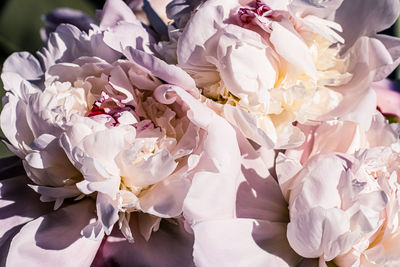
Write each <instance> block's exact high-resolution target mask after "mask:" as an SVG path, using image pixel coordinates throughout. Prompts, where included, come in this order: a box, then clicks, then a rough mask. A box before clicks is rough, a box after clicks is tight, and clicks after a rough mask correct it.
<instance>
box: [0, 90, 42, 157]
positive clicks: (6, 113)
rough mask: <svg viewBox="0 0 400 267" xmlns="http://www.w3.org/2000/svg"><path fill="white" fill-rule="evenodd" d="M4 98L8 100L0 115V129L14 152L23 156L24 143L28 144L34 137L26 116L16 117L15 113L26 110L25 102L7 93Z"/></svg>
mask: <svg viewBox="0 0 400 267" xmlns="http://www.w3.org/2000/svg"><path fill="white" fill-rule="evenodd" d="M5 99H7V100H8V102H7V104H5V105H4V107H3V109H2V112H1V115H0V123H1V129H2V131H3V133H4V135H5V136H6V137H7V139H8V141H9V142H10V143H11V145H12V146H13V147H14V149H15V152H16V154H17V155H18V156H19V157H20V158H23V157H24V156H25V153H24V148H25V147H24V145H29V144H30V143H31V142H32V141H33V139H34V136H33V133H32V130H31V128H30V127H29V124H28V122H27V120H26V118H24V117H23V116H19V117H18V118H17V114H24V113H25V112H26V109H27V108H26V104H25V103H24V102H23V101H22V100H19V99H18V98H17V97H16V96H14V95H11V94H7V96H6V97H5V98H4V100H5Z"/></svg>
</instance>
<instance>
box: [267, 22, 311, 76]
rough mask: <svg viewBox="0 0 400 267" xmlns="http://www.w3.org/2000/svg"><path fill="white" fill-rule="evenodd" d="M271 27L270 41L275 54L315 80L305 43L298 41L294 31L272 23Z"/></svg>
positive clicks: (298, 38)
mask: <svg viewBox="0 0 400 267" xmlns="http://www.w3.org/2000/svg"><path fill="white" fill-rule="evenodd" d="M271 27H272V32H271V37H270V41H271V43H272V44H273V45H274V48H275V50H276V52H277V53H278V54H279V55H280V56H282V57H283V58H284V59H285V60H287V61H288V62H290V63H292V64H293V65H295V66H296V67H298V68H299V69H301V70H303V71H304V72H305V73H306V74H308V75H309V76H310V77H312V78H314V79H315V78H316V76H317V71H316V67H315V65H314V62H313V59H312V56H311V53H310V51H309V49H308V47H307V45H306V43H305V42H304V41H303V40H302V39H300V37H299V36H298V34H296V33H295V31H294V29H293V30H290V29H287V28H286V27H284V26H283V25H282V24H281V23H278V22H272V23H271ZM293 47H296V49H293Z"/></svg>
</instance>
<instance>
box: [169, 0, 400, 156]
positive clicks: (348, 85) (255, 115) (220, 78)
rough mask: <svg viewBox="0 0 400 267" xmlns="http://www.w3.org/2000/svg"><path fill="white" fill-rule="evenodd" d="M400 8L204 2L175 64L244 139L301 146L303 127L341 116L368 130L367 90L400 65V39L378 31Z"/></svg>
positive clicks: (268, 0) (389, 2) (370, 98)
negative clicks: (301, 125)
mask: <svg viewBox="0 0 400 267" xmlns="http://www.w3.org/2000/svg"><path fill="white" fill-rule="evenodd" d="M398 9H399V3H398V1H394V0H384V1H380V2H379V4H376V1H372V0H371V1H367V2H365V1H364V2H362V1H351V0H344V1H341V0H332V1H324V2H320V1H319V2H318V3H317V2H315V1H300V0H293V1H273V0H265V1H261V0H256V1H236V0H230V1H228V0H226V1H206V2H205V3H203V4H202V5H200V6H199V7H198V9H197V11H196V12H194V15H193V16H192V17H191V18H190V20H189V21H188V22H187V24H186V25H185V27H184V28H183V29H182V31H183V32H182V35H181V36H180V38H179V39H178V43H177V61H178V65H179V66H181V67H182V68H183V69H184V70H186V71H187V72H188V73H189V74H190V75H191V76H192V77H193V78H194V80H195V81H196V85H197V86H198V87H199V88H200V89H201V92H202V95H203V96H205V97H206V98H207V99H209V100H208V102H209V103H210V106H212V107H213V108H214V109H215V110H217V111H218V112H220V114H221V115H223V116H224V117H225V118H226V119H227V120H229V121H230V122H231V123H232V124H233V125H235V126H237V127H238V128H239V129H240V130H241V131H242V133H243V134H244V135H245V136H246V137H248V138H250V139H252V140H253V141H255V142H256V143H258V144H259V145H263V146H269V147H274V148H290V147H295V146H297V145H300V144H301V143H302V142H303V141H304V136H303V135H302V133H301V131H300V130H299V129H298V128H296V127H295V126H293V122H296V121H297V122H300V123H303V124H304V123H308V122H309V121H315V120H319V121H321V120H322V121H324V120H329V119H333V118H340V119H343V120H350V121H355V122H358V123H360V124H361V126H362V127H363V129H368V128H369V124H370V121H371V118H372V114H373V112H374V106H375V101H376V99H375V94H374V92H373V90H372V89H371V88H370V84H371V82H372V81H374V80H381V79H382V78H384V77H385V76H386V75H388V74H389V73H390V71H391V70H393V69H394V68H395V67H396V66H397V64H398V62H399V57H398V53H397V50H398V49H397V48H398V47H399V45H400V40H399V39H398V38H393V37H388V36H384V35H377V34H376V32H378V31H380V30H382V29H385V28H387V27H389V26H390V25H391V24H392V23H393V22H394V21H395V20H396V18H397V15H398ZM349 18H351V20H349ZM367 18H373V19H367ZM354 21H358V23H357V27H354V25H353V24H354ZM360 110H362V112H359V111H360ZM359 114H363V115H362V116H359Z"/></svg>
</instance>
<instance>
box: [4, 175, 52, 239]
mask: <svg viewBox="0 0 400 267" xmlns="http://www.w3.org/2000/svg"><path fill="white" fill-rule="evenodd" d="M30 182H31V181H30V180H29V178H28V177H26V176H17V177H13V178H8V179H5V180H0V214H1V216H0V225H1V227H0V238H5V237H6V236H8V235H9V234H10V233H11V232H12V231H11V229H13V227H17V226H18V225H21V224H25V223H26V222H29V221H31V220H32V219H35V218H37V217H39V216H42V215H43V214H46V213H48V212H51V211H52V205H51V204H48V203H43V202H41V201H40V200H39V195H38V194H37V193H35V192H34V191H33V190H32V189H31V188H29V186H28V183H30ZM27 203H29V205H27ZM9 231H10V232H9Z"/></svg>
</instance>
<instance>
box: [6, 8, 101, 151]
mask: <svg viewBox="0 0 400 267" xmlns="http://www.w3.org/2000/svg"><path fill="white" fill-rule="evenodd" d="M104 2H105V0H99V1H95V0H0V69H2V65H3V62H4V60H5V59H6V58H7V57H8V56H9V55H10V54H11V53H13V52H17V51H29V52H31V53H35V52H36V51H37V50H39V49H40V48H41V47H42V46H43V42H42V40H41V39H40V33H39V31H40V28H41V27H43V26H44V22H43V20H42V16H43V14H46V13H48V12H50V11H51V10H53V9H55V8H59V7H69V8H74V9H79V10H82V11H84V12H85V13H86V14H88V15H89V16H91V17H93V18H95V13H96V9H101V8H102V7H103V5H104ZM3 95H4V90H3V85H2V83H1V81H0V98H1V97H2V96H3ZM1 108H2V106H1V107H0V109H1ZM0 135H1V136H3V133H2V132H1V130H0ZM10 155H12V154H11V152H9V151H8V150H7V148H6V147H5V145H4V144H3V143H1V142H0V158H2V157H6V156H10Z"/></svg>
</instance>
